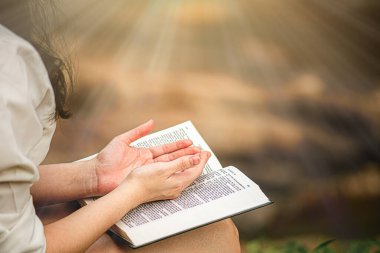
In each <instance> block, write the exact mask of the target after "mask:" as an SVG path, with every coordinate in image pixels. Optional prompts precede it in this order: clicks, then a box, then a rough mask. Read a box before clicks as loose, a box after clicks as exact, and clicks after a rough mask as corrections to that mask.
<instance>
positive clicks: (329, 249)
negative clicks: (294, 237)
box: [246, 239, 380, 253]
mask: <svg viewBox="0 0 380 253" xmlns="http://www.w3.org/2000/svg"><path fill="white" fill-rule="evenodd" d="M246 252H247V253H309V252H310V253H343V252H344V253H380V241H379V240H355V241H351V242H348V243H347V242H341V241H336V240H335V239H331V240H327V241H324V242H322V243H320V244H319V245H317V246H316V247H315V248H314V249H313V250H310V251H309V249H308V248H307V247H306V246H305V245H303V244H301V243H299V242H296V241H290V242H287V243H278V242H277V243H276V242H273V241H269V240H263V239H260V240H255V241H251V242H249V243H247V245H246Z"/></svg>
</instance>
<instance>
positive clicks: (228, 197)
mask: <svg viewBox="0 0 380 253" xmlns="http://www.w3.org/2000/svg"><path fill="white" fill-rule="evenodd" d="M181 139H190V140H192V141H193V145H195V146H198V147H200V148H201V149H202V150H205V151H209V152H210V153H211V156H210V158H209V160H208V162H207V164H206V165H205V168H204V170H203V173H202V175H201V176H200V177H198V178H197V179H196V180H195V181H194V182H193V183H192V184H191V185H190V186H188V187H187V188H186V189H185V190H184V191H183V192H182V193H181V195H180V196H179V197H178V198H176V199H172V200H161V201H154V202H149V203H145V204H142V205H140V206H138V207H136V208H135V209H133V210H131V211H130V212H128V213H127V214H125V216H124V217H123V218H122V219H121V220H120V221H118V222H117V223H116V224H115V225H114V226H112V228H111V229H110V230H111V231H112V232H113V233H115V234H116V235H118V236H119V237H121V238H123V239H124V240H125V241H127V243H128V244H129V246H131V247H132V248H138V247H141V246H144V245H147V244H150V243H153V242H156V241H159V240H162V239H165V238H167V237H170V236H174V235H177V234H180V233H183V232H186V231H188V230H192V229H195V228H198V227H201V226H204V225H207V224H210V223H213V222H217V221H220V220H222V219H225V218H229V217H232V216H235V215H238V214H241V213H244V212H247V211H250V210H254V209H256V208H259V207H263V206H265V205H268V204H271V203H272V202H271V201H270V200H269V199H268V197H267V196H266V195H265V194H264V193H263V192H262V191H261V189H260V187H259V186H258V185H257V184H256V183H254V182H253V181H252V180H251V179H249V178H248V177H247V176H246V175H244V174H243V173H242V172H241V171H240V170H239V169H237V168H235V167H232V166H229V167H225V168H223V167H222V165H221V164H220V162H219V161H218V159H217V158H216V156H215V155H214V153H213V152H212V151H211V149H210V147H209V146H208V145H207V143H206V142H205V141H204V139H203V138H202V137H201V135H200V134H199V132H198V131H197V130H196V128H195V127H194V125H193V124H192V123H191V121H187V122H184V123H182V124H179V125H176V126H173V127H170V128H167V129H165V130H162V131H159V132H156V133H153V134H150V135H147V136H144V137H143V138H141V139H139V140H137V141H135V142H133V143H132V144H131V145H132V146H134V147H153V146H159V145H163V144H166V143H170V142H175V141H178V140H181ZM93 201H96V198H95V197H94V198H88V199H84V200H81V201H80V203H81V204H82V205H86V204H90V203H91V202H93Z"/></svg>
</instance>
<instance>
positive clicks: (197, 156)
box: [191, 155, 201, 165]
mask: <svg viewBox="0 0 380 253" xmlns="http://www.w3.org/2000/svg"><path fill="white" fill-rule="evenodd" d="M191 160H192V161H193V165H198V164H199V162H200V161H201V158H200V157H199V155H194V156H193V157H191Z"/></svg>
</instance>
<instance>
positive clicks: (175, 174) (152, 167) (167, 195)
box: [120, 151, 211, 205]
mask: <svg viewBox="0 0 380 253" xmlns="http://www.w3.org/2000/svg"><path fill="white" fill-rule="evenodd" d="M210 155H211V154H210V153H209V152H207V151H204V152H201V153H198V154H196V155H188V156H183V157H180V158H177V159H175V160H173V161H169V162H157V163H152V164H148V165H145V166H142V167H139V168H136V169H134V170H133V171H132V172H131V173H130V174H129V175H128V176H127V178H126V179H125V180H124V181H123V182H122V183H121V185H120V187H125V188H127V189H128V190H129V191H130V192H133V195H134V199H135V201H136V204H137V205H139V204H142V203H145V202H150V201H154V200H163V199H174V198H177V197H178V196H179V195H180V194H181V192H182V191H183V190H184V189H185V188H186V187H187V186H189V185H190V184H191V183H192V182H193V181H194V180H195V179H196V178H197V177H199V176H200V175H201V173H202V171H203V168H204V166H205V164H206V163H207V160H208V159H209V157H210Z"/></svg>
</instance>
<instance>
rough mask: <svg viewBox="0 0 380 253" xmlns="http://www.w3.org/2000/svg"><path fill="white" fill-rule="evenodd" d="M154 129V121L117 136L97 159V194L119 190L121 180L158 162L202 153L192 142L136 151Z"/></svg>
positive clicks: (186, 141) (178, 142) (95, 162)
mask: <svg viewBox="0 0 380 253" xmlns="http://www.w3.org/2000/svg"><path fill="white" fill-rule="evenodd" d="M152 129H153V121H152V120H150V121H148V122H146V123H144V124H142V125H140V126H138V127H137V128H135V129H133V130H131V131H128V132H126V133H124V134H121V135H119V136H117V137H115V138H114V139H113V140H112V141H111V142H110V143H109V144H108V145H107V146H106V147H105V148H104V149H103V150H102V151H100V152H99V154H98V155H97V156H96V157H95V158H94V159H93V161H92V162H93V164H95V165H94V166H93V168H94V169H95V174H96V176H95V178H96V181H97V182H96V183H95V185H96V187H95V188H96V189H95V193H94V194H95V195H104V194H106V193H108V192H110V191H112V190H113V189H115V188H116V187H117V186H118V185H119V184H120V183H121V181H122V180H123V179H124V178H125V177H127V175H128V174H129V173H130V172H131V171H132V170H133V169H135V168H137V167H140V166H143V165H146V164H152V163H155V162H169V161H172V160H175V159H177V158H179V157H182V156H185V155H193V154H197V153H199V152H200V149H199V148H197V147H190V146H191V145H192V141H190V140H181V141H177V142H174V143H170V144H166V145H162V146H158V147H153V148H134V147H131V146H130V144H131V143H132V142H133V141H135V140H137V139H139V138H141V137H143V136H145V135H147V134H148V133H150V132H151V131H152Z"/></svg>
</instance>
